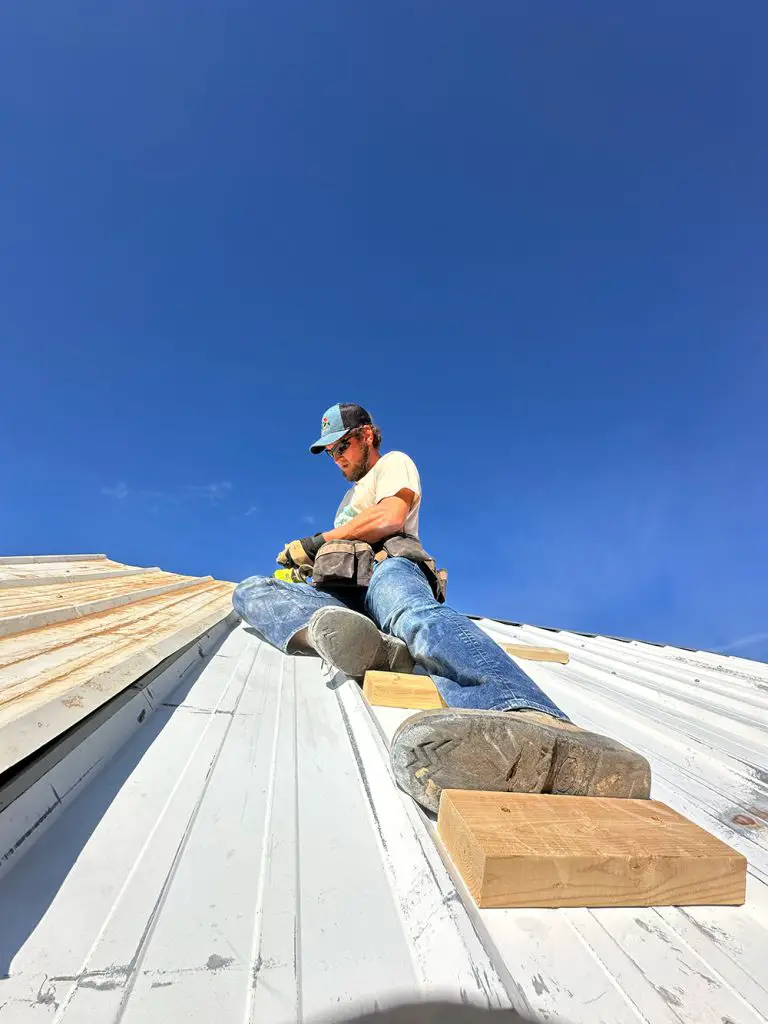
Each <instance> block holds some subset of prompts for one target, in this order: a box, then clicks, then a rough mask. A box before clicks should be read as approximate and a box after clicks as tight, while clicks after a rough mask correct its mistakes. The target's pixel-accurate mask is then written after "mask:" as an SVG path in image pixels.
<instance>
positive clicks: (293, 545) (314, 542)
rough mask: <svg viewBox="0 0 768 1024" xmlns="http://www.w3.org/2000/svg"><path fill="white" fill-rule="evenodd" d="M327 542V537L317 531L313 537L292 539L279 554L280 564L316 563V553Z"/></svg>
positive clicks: (300, 564)
mask: <svg viewBox="0 0 768 1024" xmlns="http://www.w3.org/2000/svg"><path fill="white" fill-rule="evenodd" d="M323 544H325V537H324V536H323V535H322V533H316V534H315V535H314V536H313V537H302V539H301V540H292V541H291V542H290V544H286V545H285V547H284V548H283V550H282V551H281V552H280V554H279V555H278V556H277V563H278V565H287V566H296V568H297V569H298V568H299V567H300V566H302V565H314V562H315V555H316V554H317V552H318V551H319V550H320V548H321V547H322V546H323Z"/></svg>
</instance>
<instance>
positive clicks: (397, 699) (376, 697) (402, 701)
mask: <svg viewBox="0 0 768 1024" xmlns="http://www.w3.org/2000/svg"><path fill="white" fill-rule="evenodd" d="M363 693H364V694H365V696H366V697H367V698H368V702H369V703H370V704H376V705H377V706H378V707H383V708H416V709H418V710H419V711H429V710H431V709H432V708H444V707H446V706H447V705H446V703H445V701H444V700H443V698H442V697H441V696H440V693H439V691H438V689H437V687H436V686H435V684H434V683H433V682H432V680H431V679H430V678H429V676H412V675H407V674H406V673H404V672H366V673H365V679H364V681H363Z"/></svg>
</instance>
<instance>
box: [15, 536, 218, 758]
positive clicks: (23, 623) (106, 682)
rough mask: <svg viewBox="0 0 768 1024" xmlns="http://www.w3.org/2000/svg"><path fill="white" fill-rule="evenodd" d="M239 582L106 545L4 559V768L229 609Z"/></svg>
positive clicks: (112, 694)
mask: <svg viewBox="0 0 768 1024" xmlns="http://www.w3.org/2000/svg"><path fill="white" fill-rule="evenodd" d="M232 590H233V584H230V583H220V582H218V581H216V580H212V579H211V578H210V577H206V578H205V579H199V578H197V577H192V576H178V575H176V574H174V573H164V572H161V571H160V570H159V569H141V568H139V567H136V566H125V565H123V564H122V563H120V562H113V561H111V560H109V559H106V558H105V557H104V556H103V555H78V556H69V557H68V556H42V557H40V558H37V559H30V558H24V559H21V558H19V557H15V558H6V559H4V560H3V562H2V564H0V772H2V771H4V770H6V769H8V768H10V767H11V766H13V765H14V764H16V763H17V762H19V761H21V760H22V759H23V758H25V757H27V756H28V755H29V754H31V753H33V752H34V751H35V750H37V749H39V748H40V747H42V746H43V745H44V744H46V743H48V742H49V741H50V740H52V739H54V738H55V737H56V736H58V735H60V734H61V733H62V732H63V731H65V730H66V729H68V728H70V727H71V726H72V725H74V724H75V723H76V722H77V721H79V720H80V719H82V718H84V717H85V716H86V715H87V714H88V713H90V712H91V711H93V710H94V709H95V708H97V707H99V706H100V705H101V704H103V703H104V702H105V701H107V700H109V699H110V698H111V697H113V696H114V695H115V694H116V693H119V692H120V691H121V690H123V689H125V687H127V686H128V685H130V684H131V683H132V682H133V681H134V680H136V679H138V678H139V677H140V676H141V675H143V674H144V673H145V672H147V671H149V670H150V669H151V668H153V667H154V666H155V665H157V664H158V663H159V662H160V661H162V660H163V658H165V657H167V656H168V655H170V654H172V653H173V652H174V651H176V650H178V649H179V648H180V647H182V646H184V644H186V643H188V642H189V641H190V640H192V639H194V638H195V637H197V636H199V635H200V634H202V633H204V632H205V631H206V630H207V629H209V628H210V627H211V626H212V625H214V624H215V623H216V622H219V621H220V620H221V619H223V618H225V617H226V616H227V615H229V614H231V595H232Z"/></svg>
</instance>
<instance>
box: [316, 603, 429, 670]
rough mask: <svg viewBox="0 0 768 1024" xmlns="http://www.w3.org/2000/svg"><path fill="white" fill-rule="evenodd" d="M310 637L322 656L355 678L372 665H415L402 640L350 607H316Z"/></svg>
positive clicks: (386, 667)
mask: <svg viewBox="0 0 768 1024" xmlns="http://www.w3.org/2000/svg"><path fill="white" fill-rule="evenodd" d="M307 637H308V639H309V642H310V644H311V645H312V647H313V648H314V649H315V650H316V651H317V653H318V654H319V655H320V657H321V658H323V659H324V660H325V661H327V662H330V664H331V665H333V667H334V668H337V669H340V670H341V671H342V672H343V673H344V674H345V675H348V676H352V678H353V679H361V678H362V677H363V676H364V675H365V673H366V672H367V671H368V670H369V669H378V670H381V671H384V672H410V671H412V669H413V658H412V657H411V656H410V654H409V653H408V648H407V647H406V646H405V644H404V643H403V641H402V640H398V639H397V637H394V636H388V635H387V634H386V633H382V632H381V631H380V630H378V629H377V628H376V624H375V623H374V622H373V621H372V620H371V619H369V618H368V617H367V616H365V615H361V614H360V613H359V612H353V611H351V610H350V609H349V608H321V609H320V610H319V611H316V612H315V614H314V615H313V616H312V618H311V619H310V620H309V626H308V627H307Z"/></svg>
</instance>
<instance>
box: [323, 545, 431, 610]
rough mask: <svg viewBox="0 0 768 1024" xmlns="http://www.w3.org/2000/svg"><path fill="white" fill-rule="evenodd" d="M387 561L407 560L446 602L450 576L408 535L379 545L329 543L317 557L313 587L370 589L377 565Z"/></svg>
mask: <svg viewBox="0 0 768 1024" xmlns="http://www.w3.org/2000/svg"><path fill="white" fill-rule="evenodd" d="M387 558H407V559H409V561H411V562H416V564H417V565H419V566H420V567H421V571H422V572H423V573H424V575H425V576H426V577H427V580H428V581H429V585H430V587H431V588H432V593H433V594H434V595H435V598H436V600H438V601H439V602H440V603H441V604H442V603H443V602H444V601H445V591H446V587H447V584H448V572H447V571H446V570H445V569H438V568H437V566H436V565H435V560H434V558H430V556H429V555H428V554H427V552H426V551H425V550H424V548H423V547H422V546H421V544H420V543H419V541H418V540H417V539H416V538H415V537H411V536H409V535H408V534H397V535H396V536H394V537H389V538H388V539H387V540H385V541H383V542H382V543H381V544H377V545H376V553H375V554H374V548H373V547H371V545H370V544H367V543H366V542H365V541H362V540H329V541H328V542H327V543H325V544H323V546H322V547H321V548H320V550H319V551H318V553H317V554H316V555H315V565H314V569H313V570H312V585H313V586H315V587H317V588H318V589H320V590H323V589H324V588H325V589H329V588H330V589H333V588H334V587H367V586H368V584H369V583H370V582H371V577H372V576H373V568H374V565H375V563H376V562H383V561H384V560H385V559H387Z"/></svg>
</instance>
